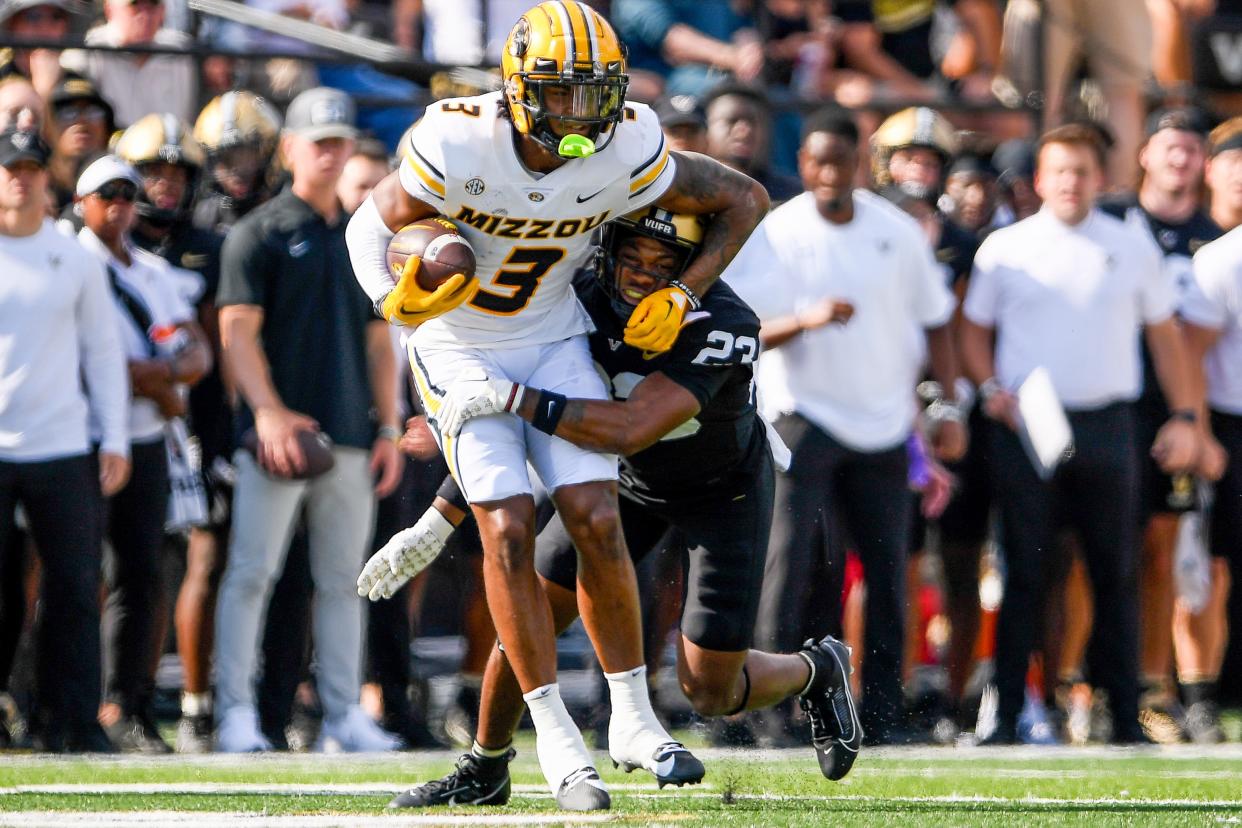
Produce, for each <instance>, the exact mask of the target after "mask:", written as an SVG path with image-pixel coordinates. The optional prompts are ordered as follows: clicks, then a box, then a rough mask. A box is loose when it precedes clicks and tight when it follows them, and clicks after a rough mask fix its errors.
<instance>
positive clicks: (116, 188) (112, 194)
mask: <svg viewBox="0 0 1242 828" xmlns="http://www.w3.org/2000/svg"><path fill="white" fill-rule="evenodd" d="M95 195H97V196H99V197H100V198H101V199H103V200H104V201H129V202H133V200H134V199H136V198H137V197H138V185H137V184H135V183H134V182H132V181H125V180H124V179H119V178H118V179H117V180H115V181H109V182H108V183H107V184H105V185H103V186H102V187H100V188H99V189H98V190H96V191H95Z"/></svg>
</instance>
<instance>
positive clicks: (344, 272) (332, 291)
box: [216, 88, 402, 751]
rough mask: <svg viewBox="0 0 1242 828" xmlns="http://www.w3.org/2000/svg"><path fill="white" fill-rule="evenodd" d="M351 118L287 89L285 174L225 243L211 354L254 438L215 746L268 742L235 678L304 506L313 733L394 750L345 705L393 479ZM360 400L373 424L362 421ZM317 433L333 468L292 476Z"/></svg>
mask: <svg viewBox="0 0 1242 828" xmlns="http://www.w3.org/2000/svg"><path fill="white" fill-rule="evenodd" d="M353 121H354V106H353V102H352V101H351V100H350V99H349V97H348V96H347V95H345V94H344V93H341V92H338V91H336V90H331V89H326V88H319V89H312V90H309V91H307V92H304V93H302V94H301V95H299V96H298V97H297V98H295V99H294V101H293V103H292V104H291V105H290V108H289V121H288V126H287V129H286V131H285V133H284V136H283V137H282V141H281V146H282V150H283V155H284V157H285V158H286V159H287V161H288V164H289V167H290V169H291V171H292V173H293V182H292V184H291V186H290V187H289V188H287V189H285V190H283V191H282V192H281V193H280V195H278V196H277V197H276V198H274V199H272V200H271V201H270V202H268V203H267V204H265V205H263V206H262V207H260V208H258V209H256V210H255V211H254V212H253V213H251V214H250V215H248V216H247V217H246V218H245V219H244V220H243V221H242V222H240V223H239V224H238V225H237V226H236V227H235V228H234V229H233V231H232V232H231V233H230V235H229V237H228V239H227V241H226V242H225V246H224V254H223V265H222V269H221V283H220V292H219V294H218V296H217V304H219V305H220V307H221V310H220V331H221V338H222V341H223V346H224V359H225V362H226V365H227V366H228V368H229V371H230V374H231V376H232V377H233V378H234V380H235V382H236V383H237V388H238V392H239V394H240V396H241V399H242V406H241V408H240V410H239V411H238V432H239V433H244V432H245V431H247V430H248V429H250V428H251V427H252V426H253V428H254V429H255V431H256V434H257V438H256V453H257V457H256V456H254V455H251V454H250V453H249V452H248V451H247V450H245V449H239V450H238V451H237V452H236V454H235V455H234V463H235V464H236V466H237V483H236V488H235V492H234V495H235V496H234V500H233V524H234V525H233V533H232V538H231V543H230V548H229V561H228V564H227V565H226V568H225V572H224V578H223V580H222V582H221V584H220V599H219V606H218V610H217V613H216V675H217V708H216V716H217V720H218V721H219V723H220V730H219V733H218V746H219V749H221V750H225V751H253V750H263V749H267V748H268V747H270V744H269V742H268V740H267V739H266V738H264V736H263V735H262V734H261V733H260V732H259V728H258V717H257V711H256V709H255V706H254V696H253V692H252V689H251V686H250V683H251V679H252V675H253V673H254V669H255V661H256V653H255V641H256V638H257V635H258V632H259V623H260V621H261V619H262V617H263V613H264V610H265V609H266V606H265V605H266V603H267V598H268V596H269V595H270V593H271V589H272V585H273V583H274V582H275V580H276V576H277V574H278V573H279V571H280V567H281V565H282V563H283V558H284V555H285V550H286V548H287V546H288V542H289V535H290V533H291V531H292V528H293V525H294V521H295V520H296V517H297V513H298V511H299V510H300V509H301V507H302V505H303V504H305V506H306V509H307V525H308V530H309V536H310V537H309V541H310V559H311V571H312V573H313V575H314V580H315V596H316V600H315V607H314V632H315V647H316V653H317V662H318V667H319V669H318V674H317V677H318V682H317V685H318V690H319V696H320V700H321V702H322V704H323V708H324V713H325V721H324V728H323V738H324V740H325V742H335V743H336V745H337V746H338V747H339V748H340V749H343V750H390V749H392V748H394V747H396V746H397V744H398V741H397V740H396V739H395V738H393V737H391V736H389V735H388V734H386V733H384V732H383V731H382V730H380V729H379V728H378V727H377V726H376V725H375V723H374V722H372V721H371V720H370V719H369V718H368V717H367V716H366V714H364V713H363V712H362V710H361V709H360V708H359V707H358V689H359V675H360V674H359V660H360V651H361V641H362V629H361V621H362V613H361V609H362V608H361V606H360V604H359V603H358V600H357V596H356V595H355V594H354V579H355V577H356V573H357V569H358V565H359V564H360V563H361V561H362V557H363V554H364V552H365V549H366V544H367V540H368V538H369V537H370V533H371V529H372V514H373V511H374V497H375V495H379V496H380V497H383V496H385V495H387V494H388V493H389V492H390V491H391V490H392V489H393V487H394V486H395V485H396V483H397V481H398V479H399V478H400V475H401V463H402V461H401V458H400V456H399V455H398V454H397V450H396V445H395V443H394V441H393V439H392V437H393V436H395V434H396V433H397V422H396V417H397V414H396V388H395V382H394V379H395V377H396V371H395V367H394V363H393V352H392V346H391V343H390V342H389V337H388V326H387V324H386V323H384V322H383V321H381V320H378V319H376V318H374V316H373V314H372V311H371V305H370V302H369V300H368V299H367V297H366V295H365V294H364V293H362V292H361V291H360V290H359V289H358V286H357V282H356V281H355V280H354V279H353V269H352V267H351V266H350V262H349V253H348V251H347V249H346V247H345V224H346V220H347V218H348V216H347V215H346V214H345V213H344V211H343V210H342V209H341V206H340V202H339V201H338V200H337V197H336V184H337V179H338V178H339V177H340V175H341V170H342V168H343V167H344V165H345V162H346V160H347V159H348V158H349V155H350V152H351V151H352V149H353V139H354V136H355V134H356V131H355V129H354V127H353ZM373 405H374V407H375V409H376V410H377V411H378V413H379V417H380V421H379V423H375V422H373V421H372V420H371V415H370V410H371V407H372V406H373ZM377 426H379V430H378V432H377ZM316 430H322V432H323V433H324V434H326V435H327V436H328V437H330V438H331V439H332V442H333V448H332V456H333V458H334V460H335V465H334V467H333V468H332V469H331V470H330V471H327V472H325V473H324V474H322V475H320V476H319V477H316V478H314V479H312V480H309V481H308V480H299V479H296V477H297V476H298V475H299V473H300V471H301V470H302V469H303V467H304V462H305V458H304V455H303V453H302V449H301V447H300V445H299V443H298V439H297V435H298V433H299V432H303V431H316ZM244 442H245V441H244V440H243V441H242V444H244ZM376 474H379V476H380V479H379V482H378V484H376V483H375V481H374V480H373V476H374V475H376ZM373 489H374V491H373Z"/></svg>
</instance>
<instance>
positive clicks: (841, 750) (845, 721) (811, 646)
mask: <svg viewBox="0 0 1242 828" xmlns="http://www.w3.org/2000/svg"><path fill="white" fill-rule="evenodd" d="M801 654H802V656H803V657H804V658H806V659H807V660H808V661H810V662H811V664H812V666H813V668H814V669H813V671H812V672H813V675H812V676H811V683H810V685H809V686H808V687H807V688H806V691H805V692H804V693H803V694H802V695H801V696H799V697H798V706H799V707H801V708H802V710H803V712H804V713H806V717H807V719H808V720H809V721H810V723H811V744H812V745H813V746H814V747H815V753H816V755H817V756H818V758H819V769H820V771H821V772H822V773H823V774H824V776H825V777H827V778H828V779H831V780H833V781H836V780H838V779H841V778H843V777H844V776H845V775H846V774H847V773H849V772H850V768H851V767H853V766H854V760H855V759H857V758H858V748H859V747H860V746H861V745H862V738H863V732H862V723H861V722H859V720H858V711H857V710H856V709H855V707H854V696H853V694H852V693H851V692H850V672H851V669H852V668H851V667H850V648H849V647H847V646H845V644H843V643H841V642H840V641H837V640H836V639H835V638H833V637H832V636H825V637H824V638H823V640H821V641H815V640H814V639H808V640H807V642H806V643H805V644H803V645H802V651H801Z"/></svg>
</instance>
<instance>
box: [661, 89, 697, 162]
mask: <svg viewBox="0 0 1242 828" xmlns="http://www.w3.org/2000/svg"><path fill="white" fill-rule="evenodd" d="M651 108H652V109H654V110H655V113H656V115H657V116H659V118H660V129H662V130H664V137H665V138H666V139H667V140H668V148H669V149H670V150H672V151H674V152H701V153H705V154H706V152H707V115H706V113H704V112H703V105H702V104H700V103H699V99H698V98H696V97H694V96H693V95H673V96H671V97H667V98H660V99H659V100H657V101H656V102H655V103H653V104H652V105H651Z"/></svg>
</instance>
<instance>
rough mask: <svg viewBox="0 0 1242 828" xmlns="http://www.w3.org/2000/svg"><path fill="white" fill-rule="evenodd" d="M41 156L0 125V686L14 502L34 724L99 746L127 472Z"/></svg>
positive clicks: (12, 630)
mask: <svg viewBox="0 0 1242 828" xmlns="http://www.w3.org/2000/svg"><path fill="white" fill-rule="evenodd" d="M50 155H51V150H50V149H49V148H48V146H47V144H46V143H44V142H43V140H42V139H41V138H39V136H38V135H37V134H36V133H33V132H18V131H8V132H4V133H2V134H0V584H2V587H0V588H2V589H3V598H2V599H0V687H3V686H4V685H6V684H7V681H8V673H9V670H10V669H11V667H12V660H13V654H14V651H15V648H16V643H17V636H18V635H19V634H20V632H21V628H22V623H21V618H22V615H23V614H24V601H23V600H22V589H23V587H22V571H23V566H22V558H21V551H20V544H19V543H18V542H17V541H16V536H15V531H14V530H15V526H14V513H15V509H16V507H17V505H18V504H21V506H22V507H23V509H24V511H25V513H26V517H27V520H28V523H29V526H30V532H31V534H32V535H33V537H34V541H35V544H36V545H37V546H38V548H39V554H40V556H41V558H42V561H43V593H42V596H41V598H40V605H41V607H42V610H41V614H42V627H41V634H40V642H39V656H40V663H39V673H38V678H39V700H40V705H41V707H42V709H41V710H39V711H38V712H37V716H36V731H37V732H38V733H39V736H40V738H41V740H42V744H43V746H44V747H45V748H46V749H48V750H54V751H62V750H89V751H110V750H111V749H112V745H111V743H110V742H109V741H108V739H107V737H106V736H104V734H103V731H102V730H101V729H100V727H99V725H98V723H97V722H96V721H95V715H96V709H97V707H98V704H99V697H100V651H99V573H100V553H101V543H102V529H103V523H102V521H103V511H102V497H101V496H110V495H112V494H114V493H115V492H117V491H118V490H120V489H121V488H122V487H123V486H124V485H125V482H126V480H127V479H128V477H129V430H128V422H127V419H128V413H129V410H128V409H129V383H128V380H127V377H126V373H125V357H124V354H123V352H122V350H121V344H120V339H119V336H118V331H117V324H116V317H115V311H114V310H113V307H112V299H111V293H110V290H109V288H108V280H107V276H106V275H105V273H104V268H103V265H102V264H100V263H99V262H98V261H96V260H95V259H94V258H93V257H92V256H91V255H90V254H89V253H87V252H86V250H84V249H83V248H82V247H81V246H80V245H79V244H78V243H77V242H76V241H74V240H72V239H69V238H67V237H65V236H63V235H61V234H60V233H59V232H57V230H56V229H55V228H54V227H53V225H52V223H51V222H50V221H48V220H47V219H46V218H45V212H44V206H45V193H46V190H47V163H48V157H49V156H50ZM91 417H93V418H94V419H95V420H96V421H97V422H98V424H99V427H100V432H101V435H102V436H101V440H100V445H99V453H98V455H95V454H93V451H92V445H91V436H90V433H89V430H88V419H89V418H91Z"/></svg>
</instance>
